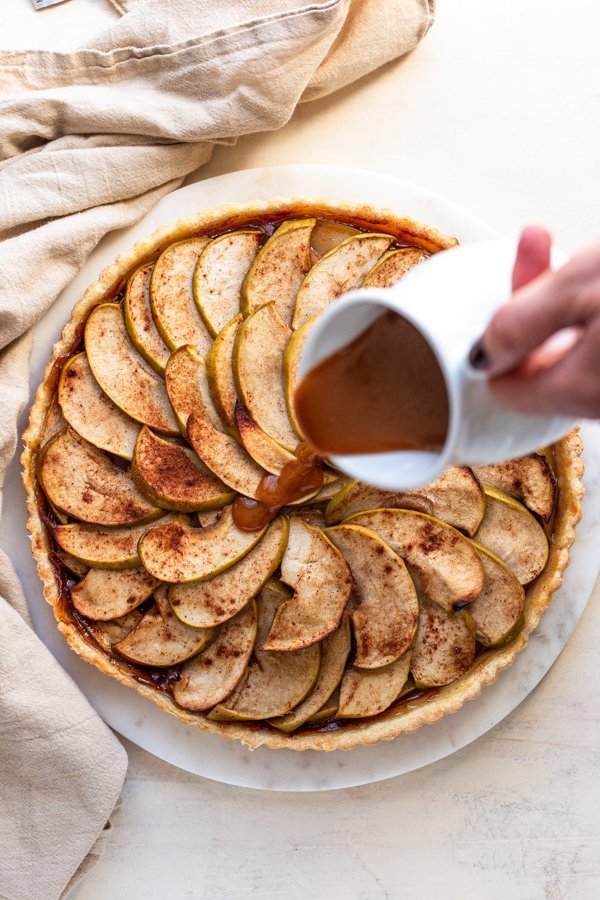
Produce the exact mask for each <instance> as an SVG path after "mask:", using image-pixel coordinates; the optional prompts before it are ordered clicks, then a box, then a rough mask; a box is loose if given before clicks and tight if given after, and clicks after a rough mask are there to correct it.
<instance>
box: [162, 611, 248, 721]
mask: <svg viewBox="0 0 600 900" xmlns="http://www.w3.org/2000/svg"><path fill="white" fill-rule="evenodd" d="M256 623H257V615H256V603H255V602H252V603H249V604H248V605H247V606H245V607H244V608H243V609H242V610H240V612H239V613H238V614H237V615H236V616H234V617H233V619H229V621H228V622H225V624H224V625H222V626H221V628H220V630H219V633H218V635H217V637H216V639H215V640H214V641H213V643H212V644H211V645H210V646H209V647H208V649H207V650H204V652H203V653H200V654H198V656H195V657H194V658H193V659H191V660H190V661H189V662H187V663H185V664H184V666H183V668H182V669H181V672H180V677H179V681H176V682H175V684H174V685H173V688H172V690H173V698H174V700H175V702H176V703H178V704H179V706H182V707H183V708H184V709H191V710H195V711H197V712H202V711H204V710H207V709H211V708H212V707H214V706H216V705H217V704H218V703H220V702H221V700H224V699H225V697H227V696H228V695H229V694H231V692H232V691H233V690H234V689H235V686H236V684H237V683H238V681H239V680H240V678H241V677H242V676H243V674H244V672H245V670H246V666H247V665H248V661H249V659H250V654H251V653H252V648H253V647H254V641H255V638H256Z"/></svg>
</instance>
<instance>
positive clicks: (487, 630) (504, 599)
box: [469, 541, 525, 647]
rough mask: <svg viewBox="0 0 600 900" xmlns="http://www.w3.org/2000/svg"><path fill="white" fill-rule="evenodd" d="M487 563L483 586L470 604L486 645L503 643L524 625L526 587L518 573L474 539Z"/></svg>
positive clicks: (480, 636)
mask: <svg viewBox="0 0 600 900" xmlns="http://www.w3.org/2000/svg"><path fill="white" fill-rule="evenodd" d="M473 543H474V544H475V547H476V548H477V551H478V552H479V556H480V558H481V562H482V563H483V572H484V581H483V590H482V591H481V593H480V595H479V597H477V598H476V599H475V600H473V602H472V603H471V605H470V606H469V614H470V616H471V618H472V619H473V622H474V623H475V628H476V630H477V640H478V641H479V643H480V644H483V646H484V647H499V646H502V645H503V644H506V643H508V641H510V640H512V639H513V638H514V637H516V636H517V634H518V633H519V631H520V630H521V628H522V627H523V623H524V619H523V608H524V606H525V591H524V589H523V585H522V584H521V583H520V581H519V579H518V578H517V576H516V575H515V573H514V572H513V571H512V570H511V569H509V568H508V566H506V565H504V563H503V562H502V560H500V559H498V557H497V556H495V555H494V554H493V553H492V552H491V551H490V550H488V549H487V548H486V547H483V546H481V545H480V544H477V543H476V542H475V541H474V542H473Z"/></svg>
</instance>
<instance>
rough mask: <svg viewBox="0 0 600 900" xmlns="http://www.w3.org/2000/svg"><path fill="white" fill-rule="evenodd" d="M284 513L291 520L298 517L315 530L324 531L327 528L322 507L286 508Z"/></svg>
mask: <svg viewBox="0 0 600 900" xmlns="http://www.w3.org/2000/svg"><path fill="white" fill-rule="evenodd" d="M283 512H284V514H285V515H286V516H290V517H291V518H295V517H297V518H298V519H301V520H302V521H303V522H305V523H306V524H307V525H312V527H313V528H320V529H321V530H323V529H324V528H326V527H327V525H326V523H325V516H324V515H323V508H322V507H321V506H284V507H283Z"/></svg>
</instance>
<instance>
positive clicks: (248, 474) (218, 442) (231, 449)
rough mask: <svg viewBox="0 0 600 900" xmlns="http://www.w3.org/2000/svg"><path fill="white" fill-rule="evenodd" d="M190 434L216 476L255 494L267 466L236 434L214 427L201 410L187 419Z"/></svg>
mask: <svg viewBox="0 0 600 900" xmlns="http://www.w3.org/2000/svg"><path fill="white" fill-rule="evenodd" d="M188 438H189V441H190V444H191V445H192V447H193V448H194V450H195V451H196V454H197V455H198V456H199V457H200V459H201V460H202V462H203V463H204V465H206V466H208V468H209V469H210V470H211V472H213V473H214V474H215V475H216V476H217V478H220V479H221V481H223V482H224V483H225V484H227V485H229V487H230V488H232V489H233V490H234V491H237V492H238V493H240V494H244V496H245V497H254V498H256V492H257V490H258V486H259V484H260V480H261V478H262V477H263V475H265V470H264V469H263V468H261V466H259V465H258V464H257V463H256V462H254V460H253V459H252V457H251V456H250V455H249V454H248V453H247V452H246V451H245V450H244V448H243V447H241V446H240V445H239V444H238V442H237V441H236V440H235V438H232V437H231V435H229V434H225V432H224V431H219V430H218V429H217V428H214V427H213V426H212V425H211V424H210V423H209V422H208V421H206V420H205V419H204V418H203V417H202V415H201V414H199V413H192V415H191V416H190V418H189V419H188Z"/></svg>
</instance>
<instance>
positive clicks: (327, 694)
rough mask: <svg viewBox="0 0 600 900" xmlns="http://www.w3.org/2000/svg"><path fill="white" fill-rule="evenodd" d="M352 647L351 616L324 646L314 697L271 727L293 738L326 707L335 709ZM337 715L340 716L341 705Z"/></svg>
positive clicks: (306, 699)
mask: <svg viewBox="0 0 600 900" xmlns="http://www.w3.org/2000/svg"><path fill="white" fill-rule="evenodd" d="M350 645H351V638H350V620H349V618H348V616H347V615H344V618H343V619H342V624H341V625H340V627H339V628H338V629H337V631H334V632H333V634H330V635H329V637H326V638H325V639H324V641H323V643H322V644H321V666H320V668H319V675H318V677H317V680H316V682H315V685H314V687H313V689H312V691H311V692H310V694H308V696H307V697H305V699H304V700H302V702H301V703H300V704H299V705H298V706H296V707H295V708H294V709H293V710H292V711H291V712H289V713H287V714H286V715H285V716H280V717H278V718H276V719H271V722H270V724H271V725H274V726H275V728H278V729H279V731H284V732H286V733H288V734H289V733H290V732H292V731H295V730H296V729H297V728H300V726H301V725H304V723H305V722H308V720H309V719H313V717H314V716H315V715H316V714H317V713H318V712H320V711H321V710H322V709H323V708H324V707H325V708H327V707H328V706H329V707H331V706H333V704H329V703H328V701H329V700H330V699H331V698H332V695H333V694H334V692H335V690H336V688H337V687H339V684H340V682H341V680H342V676H343V674H344V668H345V666H346V660H347V658H348V654H349V653H350ZM328 712H329V710H328ZM334 712H337V703H336V704H335V710H334Z"/></svg>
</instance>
